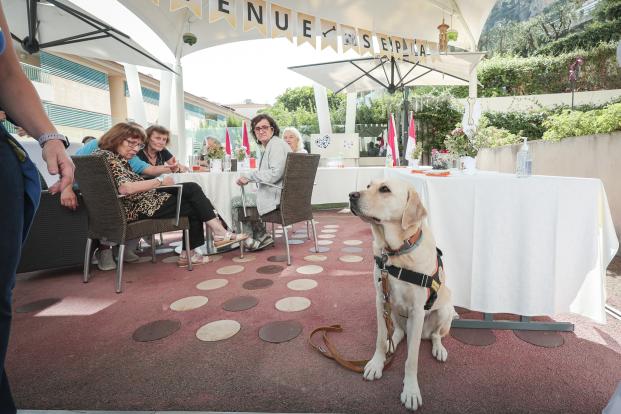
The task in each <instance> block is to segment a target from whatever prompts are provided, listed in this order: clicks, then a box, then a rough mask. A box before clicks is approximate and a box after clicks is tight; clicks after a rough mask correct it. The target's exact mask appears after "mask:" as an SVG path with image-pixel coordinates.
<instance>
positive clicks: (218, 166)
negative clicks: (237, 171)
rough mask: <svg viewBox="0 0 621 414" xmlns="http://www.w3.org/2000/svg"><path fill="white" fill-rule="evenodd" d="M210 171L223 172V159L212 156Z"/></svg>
mask: <svg viewBox="0 0 621 414" xmlns="http://www.w3.org/2000/svg"><path fill="white" fill-rule="evenodd" d="M209 171H211V172H222V159H220V158H212V159H211V160H209Z"/></svg>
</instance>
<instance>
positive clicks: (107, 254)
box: [97, 249, 116, 271]
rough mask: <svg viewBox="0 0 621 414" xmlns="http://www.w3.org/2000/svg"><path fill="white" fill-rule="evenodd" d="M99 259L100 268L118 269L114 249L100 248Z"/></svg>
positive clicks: (98, 265)
mask: <svg viewBox="0 0 621 414" xmlns="http://www.w3.org/2000/svg"><path fill="white" fill-rule="evenodd" d="M97 261H98V262H97V267H98V268H99V270H103V271H106V270H114V269H116V262H115V261H114V257H113V256H112V249H104V250H100V251H99V257H98V258H97Z"/></svg>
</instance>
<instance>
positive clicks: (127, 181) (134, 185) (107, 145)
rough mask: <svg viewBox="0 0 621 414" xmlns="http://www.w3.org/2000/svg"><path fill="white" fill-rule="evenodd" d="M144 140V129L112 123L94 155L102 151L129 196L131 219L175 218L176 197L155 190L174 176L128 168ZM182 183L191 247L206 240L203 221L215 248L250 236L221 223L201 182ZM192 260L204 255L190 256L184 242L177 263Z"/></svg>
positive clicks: (120, 189)
mask: <svg viewBox="0 0 621 414" xmlns="http://www.w3.org/2000/svg"><path fill="white" fill-rule="evenodd" d="M145 139H146V136H145V133H144V131H143V130H142V128H138V127H136V126H134V125H131V124H129V123H124V122H122V123H119V124H116V125H115V126H113V127H112V128H111V129H110V130H109V131H108V132H106V133H105V134H104V135H103V136H102V137H101V138H100V139H99V148H100V149H99V150H98V151H95V152H94V154H100V155H102V156H103V157H104V158H105V159H106V161H107V162H108V165H109V166H110V171H111V172H112V178H113V180H114V182H115V184H116V186H117V188H118V192H119V194H122V195H125V196H126V197H123V198H122V199H121V201H122V203H123V208H124V209H125V216H126V217H127V220H128V221H135V220H141V219H148V218H172V217H175V214H176V210H177V201H176V199H175V197H172V196H171V194H168V193H166V192H163V191H160V192H158V191H156V189H157V188H158V187H161V186H162V185H172V184H174V181H173V179H172V178H171V177H156V178H153V179H144V178H142V177H141V176H139V175H138V174H136V173H135V172H133V171H132V169H131V168H130V167H129V164H128V162H127V161H128V160H129V159H131V158H132V157H133V156H135V155H136V153H137V152H138V151H140V150H141V149H142V148H144V144H143V142H144V141H145ZM182 185H183V192H182V199H181V211H180V214H181V215H182V216H187V217H188V220H189V222H190V230H189V233H190V248H191V249H196V248H197V247H199V246H201V245H202V244H204V243H205V234H204V229H203V223H207V226H208V227H209V228H210V229H211V231H212V232H213V234H214V244H215V245H216V247H222V246H227V245H230V244H233V243H236V242H240V241H242V240H244V239H246V238H247V237H248V236H246V235H245V234H234V233H230V232H228V231H227V230H226V229H225V228H224V227H223V226H222V223H221V222H220V220H219V219H218V217H216V214H215V211H214V207H213V205H212V204H211V201H209V199H208V198H207V197H205V194H204V193H203V190H202V189H201V188H200V186H199V185H198V184H196V183H183V184H182ZM184 244H185V241H184ZM189 260H192V264H197V265H198V264H202V263H204V262H205V261H204V260H203V257H202V255H200V253H197V252H195V253H194V255H193V256H192V258H191V259H188V257H187V256H186V253H185V245H184V246H183V250H182V251H181V255H180V256H179V260H178V261H177V264H178V265H179V266H180V267H186V266H187V265H188V261H189Z"/></svg>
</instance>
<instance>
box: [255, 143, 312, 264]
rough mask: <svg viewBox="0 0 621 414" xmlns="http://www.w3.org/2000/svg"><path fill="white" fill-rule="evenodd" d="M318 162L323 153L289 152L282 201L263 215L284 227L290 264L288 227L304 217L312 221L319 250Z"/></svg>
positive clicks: (305, 219)
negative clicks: (315, 216) (315, 203)
mask: <svg viewBox="0 0 621 414" xmlns="http://www.w3.org/2000/svg"><path fill="white" fill-rule="evenodd" d="M318 166H319V155H317V154H302V153H293V152H290V153H289V154H287V161H286V163H285V172H284V176H283V182H282V187H281V188H282V192H281V194H280V205H279V206H278V208H277V209H276V210H273V211H270V212H269V213H266V214H264V215H262V216H261V220H262V221H263V222H265V223H276V224H280V225H281V226H282V227H283V235H284V237H285V247H286V249H287V265H289V266H290V265H291V253H290V251H289V236H288V235H287V229H285V227H286V226H289V225H291V224H295V223H299V222H301V221H306V222H307V226H308V223H310V224H311V227H312V229H313V239H314V242H315V251H317V232H316V230H315V222H314V221H313V209H312V206H311V198H312V197H313V186H314V184H315V175H316V174H317V167H318ZM259 185H269V184H259ZM247 213H248V214H247V217H248V218H249V219H253V218H254V217H253V212H251V211H247ZM273 230H274V228H273V227H272V232H273ZM272 235H273V234H272Z"/></svg>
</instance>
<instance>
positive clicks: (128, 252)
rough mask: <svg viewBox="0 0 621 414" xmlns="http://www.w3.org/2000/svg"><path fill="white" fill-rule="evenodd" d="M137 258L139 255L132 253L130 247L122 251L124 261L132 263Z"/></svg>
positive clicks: (138, 258)
mask: <svg viewBox="0 0 621 414" xmlns="http://www.w3.org/2000/svg"><path fill="white" fill-rule="evenodd" d="M138 260H140V256H138V255H137V254H136V253H134V252H133V251H132V250H131V249H127V250H125V252H123V261H124V262H125V263H134V262H137V261H138Z"/></svg>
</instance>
